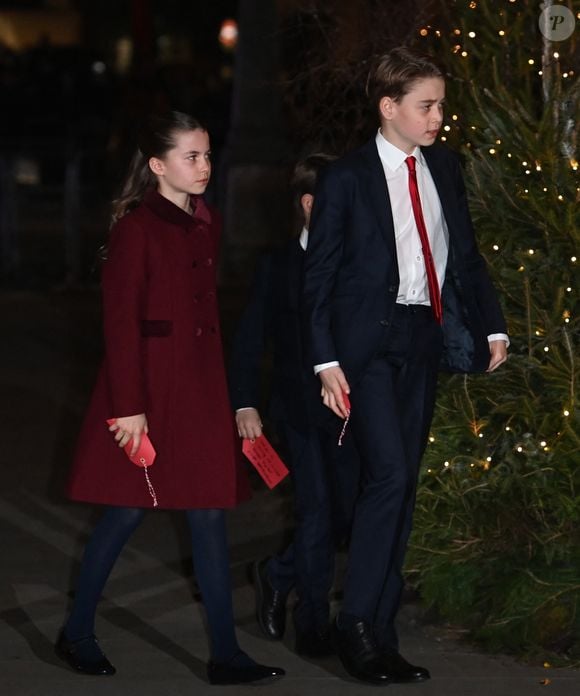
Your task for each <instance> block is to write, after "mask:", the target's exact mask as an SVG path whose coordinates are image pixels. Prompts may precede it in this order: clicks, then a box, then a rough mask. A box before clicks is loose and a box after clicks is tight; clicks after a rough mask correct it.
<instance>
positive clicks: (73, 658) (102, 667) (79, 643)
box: [54, 631, 117, 676]
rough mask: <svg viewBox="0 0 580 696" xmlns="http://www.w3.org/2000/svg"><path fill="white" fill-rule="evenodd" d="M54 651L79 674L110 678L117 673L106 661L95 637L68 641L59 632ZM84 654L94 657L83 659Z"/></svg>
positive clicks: (62, 633) (62, 632)
mask: <svg viewBox="0 0 580 696" xmlns="http://www.w3.org/2000/svg"><path fill="white" fill-rule="evenodd" d="M54 651H55V653H56V654H57V655H58V657H60V659H61V660H64V661H65V662H68V664H69V665H70V667H72V669H74V671H75V672H80V673H81V674H94V675H98V676H107V675H108V676H111V675H113V674H115V672H116V671H117V670H116V669H115V668H114V667H113V665H112V664H111V663H110V662H109V660H107V657H106V655H105V653H104V652H103V651H102V650H101V648H100V646H99V643H98V641H97V639H96V637H95V636H87V637H86V638H81V639H80V640H68V639H67V638H66V637H65V635H64V631H61V632H60V634H59V636H58V639H57V641H56V645H55V646H54ZM84 653H92V654H94V655H95V657H94V658H92V657H91V658H88V657H85V656H84Z"/></svg>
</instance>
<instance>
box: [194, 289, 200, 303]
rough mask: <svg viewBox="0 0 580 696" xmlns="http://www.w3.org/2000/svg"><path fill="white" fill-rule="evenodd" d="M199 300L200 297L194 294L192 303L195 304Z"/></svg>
mask: <svg viewBox="0 0 580 696" xmlns="http://www.w3.org/2000/svg"><path fill="white" fill-rule="evenodd" d="M200 299H201V295H200V294H199V293H198V292H196V293H195V294H194V296H193V301H194V302H195V303H196V304H197V303H198V302H199V300H200Z"/></svg>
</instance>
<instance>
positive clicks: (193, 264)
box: [191, 259, 197, 268]
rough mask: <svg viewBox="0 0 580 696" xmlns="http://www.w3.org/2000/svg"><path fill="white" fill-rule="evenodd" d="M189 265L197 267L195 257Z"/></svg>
mask: <svg viewBox="0 0 580 696" xmlns="http://www.w3.org/2000/svg"><path fill="white" fill-rule="evenodd" d="M191 267H192V268H197V261H196V260H195V259H194V260H193V261H192V262H191Z"/></svg>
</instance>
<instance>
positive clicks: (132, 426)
mask: <svg viewBox="0 0 580 696" xmlns="http://www.w3.org/2000/svg"><path fill="white" fill-rule="evenodd" d="M109 430H110V431H111V432H114V433H115V440H116V441H117V442H118V444H119V447H125V445H126V444H127V443H128V442H129V440H133V444H132V446H131V456H134V455H135V453H136V452H137V450H138V449H139V445H140V444H141V435H142V434H143V433H148V432H149V428H148V426H147V418H146V417H145V414H144V413H139V414H138V415H136V416H124V417H122V418H117V419H116V421H115V422H114V423H113V424H112V425H110V426H109Z"/></svg>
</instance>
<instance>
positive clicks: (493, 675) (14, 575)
mask: <svg viewBox="0 0 580 696" xmlns="http://www.w3.org/2000/svg"><path fill="white" fill-rule="evenodd" d="M0 321H1V324H0V325H1V327H2V328H1V336H2V338H1V340H0V419H1V428H2V430H1V432H2V439H1V442H2V447H1V448H0V534H1V536H0V539H1V549H2V557H1V562H0V696H33V695H34V696H69V695H73V694H83V696H93V695H95V696H96V695H97V694H99V695H100V694H107V696H121V695H122V696H127V695H133V694H138V695H139V696H161V695H164V696H165V695H166V694H170V695H171V696H181V695H182V694H183V695H185V694H187V695H189V694H199V695H202V694H218V693H221V692H222V690H223V691H224V693H229V694H235V693H246V692H249V690H250V689H251V687H243V688H242V687H223V688H219V687H210V686H209V685H208V684H207V682H206V680H205V661H206V660H207V657H208V655H207V643H206V638H205V631H204V625H203V618H202V612H201V607H200V604H199V599H198V598H197V596H196V594H195V587H194V583H193V581H192V578H191V572H190V562H189V551H188V545H187V535H186V531H185V528H184V520H183V519H181V517H180V516H179V515H178V514H169V513H164V512H161V513H151V514H150V515H149V516H148V517H147V519H146V520H145V522H144V523H143V525H142V526H141V528H140V529H139V530H138V531H137V533H136V534H135V536H134V537H133V538H132V540H131V541H130V543H129V545H128V547H127V548H126V550H125V553H124V554H123V556H122V558H121V560H120V562H119V563H118V565H117V567H116V569H115V571H114V574H113V576H112V578H111V580H110V582H109V585H108V586H107V591H106V598H105V600H104V601H103V603H102V606H101V609H100V618H99V623H98V633H99V636H100V638H101V642H102V644H103V646H104V648H105V650H106V651H107V654H108V655H109V657H110V658H111V659H112V661H113V662H114V663H115V665H116V666H117V669H118V673H117V675H116V676H115V677H113V678H104V679H102V678H90V677H80V676H78V675H75V674H73V673H71V672H69V671H68V670H67V669H66V668H65V667H64V666H63V665H62V664H61V663H60V662H59V661H58V660H57V659H56V658H55V656H54V654H53V649H52V645H53V641H54V638H55V635H56V633H57V631H58V628H59V626H60V624H61V622H62V619H63V615H64V612H65V608H66V605H67V602H68V592H69V590H70V588H71V586H72V582H71V579H72V578H73V577H74V575H75V572H76V569H77V567H78V560H79V554H80V552H81V549H82V545H83V542H84V540H85V539H86V535H87V533H88V531H89V530H90V528H91V523H92V520H93V519H94V511H93V510H91V509H90V508H87V507H85V506H81V505H75V504H71V503H68V502H66V501H65V500H64V499H63V498H62V495H61V493H60V490H61V483H62V478H63V474H64V472H65V470H66V467H67V464H68V459H69V457H70V451H71V447H72V444H73V443H74V439H75V436H76V432H77V429H78V423H79V419H80V416H81V414H82V411H83V408H84V405H85V403H86V399H87V395H88V391H89V389H90V387H91V384H92V380H93V376H94V372H95V366H96V361H97V359H98V355H99V349H100V339H99V314H98V304H97V302H96V294H95V293H94V291H83V292H78V293H70V292H69V293H68V294H66V295H63V294H57V293H48V292H44V293H41V292H25V291H19V292H16V291H4V292H0ZM255 483H256V485H255V488H256V494H255V496H254V498H253V500H252V501H251V502H250V503H248V504H246V505H244V506H242V507H241V508H240V509H238V510H236V511H235V512H233V513H232V514H231V516H230V519H229V523H230V539H231V548H232V570H233V577H234V586H235V589H234V601H235V608H236V619H237V624H238V629H239V637H240V643H241V644H242V646H243V648H244V649H246V650H247V651H248V652H249V653H251V654H252V655H253V656H254V657H256V658H258V659H260V660H261V661H263V662H265V663H269V664H273V665H279V666H283V667H285V668H286V670H287V672H288V675H287V677H286V678H285V679H284V680H282V681H280V682H277V683H276V684H274V685H272V686H271V687H268V688H269V689H270V690H271V692H272V693H273V694H277V695H279V696H286V695H287V696H298V695H300V696H310V695H312V696H314V695H316V696H326V695H327V694H328V695H330V694H332V695H333V696H343V695H344V696H346V695H350V694H355V693H357V694H358V693H361V692H363V691H364V690H365V689H366V690H368V689H370V688H372V687H367V686H365V685H362V684H360V683H357V682H353V681H350V680H348V679H347V678H346V674H345V673H344V671H343V669H342V667H341V666H340V664H339V663H338V661H337V660H336V659H335V658H329V659H326V660H320V661H310V660H308V661H307V660H303V659H299V658H298V657H297V656H296V655H295V654H294V653H293V652H292V642H293V641H292V634H291V632H290V633H289V635H288V636H287V638H286V639H285V641H284V642H283V643H279V644H276V643H270V642H268V641H266V640H265V639H264V638H263V637H262V636H261V634H260V633H259V631H258V628H257V626H256V623H255V621H254V618H253V612H254V609H253V592H252V588H251V585H250V583H249V581H248V574H247V569H248V564H249V563H250V562H251V561H252V560H253V559H255V558H258V557H261V556H263V555H265V554H268V553H270V552H272V551H274V550H275V549H276V548H277V547H278V546H279V545H280V544H281V543H282V541H283V539H284V536H285V534H286V533H287V532H286V530H287V528H288V527H289V525H290V518H291V507H290V500H289V495H288V493H289V491H288V486H285V487H283V488H282V489H281V490H279V491H274V492H269V491H267V490H265V489H264V487H263V486H262V485H261V484H260V483H259V482H255ZM418 616H419V614H418V612H417V609H416V608H415V607H413V606H406V607H405V608H404V610H403V612H402V615H401V625H400V630H401V634H402V647H403V653H404V654H406V655H407V656H408V657H409V658H410V659H412V660H413V661H416V662H417V663H419V664H422V665H424V666H426V667H428V668H429V669H430V670H431V672H432V675H433V679H432V680H431V681H430V682H427V683H424V684H418V685H406V686H389V687H387V688H388V691H387V693H389V694H391V695H392V696H399V695H402V694H405V695H408V696H412V695H413V694H422V696H434V695H437V696H484V695H485V696H529V695H530V694H535V693H548V694H552V695H553V696H578V694H579V693H580V672H576V671H572V670H552V669H544V668H542V667H538V668H536V667H530V666H522V665H519V664H516V663H515V662H513V661H512V660H510V659H508V658H492V657H488V656H484V655H481V654H480V653H478V652H477V651H475V650H474V649H473V648H471V647H469V646H468V645H466V644H464V643H461V642H459V641H457V639H456V638H454V637H453V636H452V635H451V634H450V633H449V632H447V631H446V630H445V629H444V628H442V627H437V626H426V625H423V624H422V623H421V622H420V621H418V620H417V617H418ZM379 688H384V687H379Z"/></svg>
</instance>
